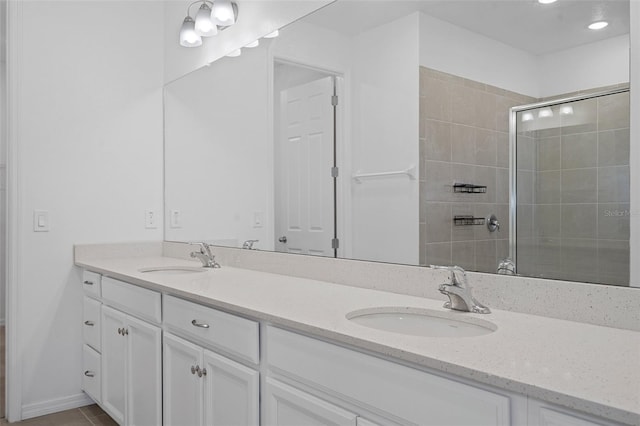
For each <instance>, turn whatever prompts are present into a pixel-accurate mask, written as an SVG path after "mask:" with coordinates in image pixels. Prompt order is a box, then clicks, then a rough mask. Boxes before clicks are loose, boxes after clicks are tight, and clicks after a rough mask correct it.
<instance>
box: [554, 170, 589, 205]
mask: <svg viewBox="0 0 640 426" xmlns="http://www.w3.org/2000/svg"><path fill="white" fill-rule="evenodd" d="M597 182H598V169H596V168H591V169H573V170H563V171H562V202H563V203H596V202H597V201H598V191H597V186H596V185H597Z"/></svg>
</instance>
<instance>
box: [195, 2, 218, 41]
mask: <svg viewBox="0 0 640 426" xmlns="http://www.w3.org/2000/svg"><path fill="white" fill-rule="evenodd" d="M196 33H198V35H201V36H203V37H211V36H214V35H216V34H218V27H217V26H216V25H215V24H214V23H213V21H212V20H211V8H210V7H209V5H207V4H206V3H202V6H200V9H199V10H198V13H197V14H196Z"/></svg>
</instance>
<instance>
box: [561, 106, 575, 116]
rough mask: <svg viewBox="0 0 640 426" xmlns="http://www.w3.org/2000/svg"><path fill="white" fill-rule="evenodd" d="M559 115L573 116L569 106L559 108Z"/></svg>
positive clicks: (571, 108)
mask: <svg viewBox="0 0 640 426" xmlns="http://www.w3.org/2000/svg"><path fill="white" fill-rule="evenodd" d="M560 115H573V107H572V106H571V105H564V106H561V107H560Z"/></svg>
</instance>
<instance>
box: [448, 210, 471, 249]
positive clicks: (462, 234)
mask: <svg viewBox="0 0 640 426" xmlns="http://www.w3.org/2000/svg"><path fill="white" fill-rule="evenodd" d="M474 206H475V204H474V203H452V204H451V220H452V219H453V217H454V216H472V215H473V214H474ZM474 228H475V226H456V225H453V227H452V228H451V240H452V241H472V240H474V239H475V234H474Z"/></svg>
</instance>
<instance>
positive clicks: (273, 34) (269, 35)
mask: <svg viewBox="0 0 640 426" xmlns="http://www.w3.org/2000/svg"><path fill="white" fill-rule="evenodd" d="M279 35H280V31H278V30H275V31H274V32H272V33H269V34H267V35H266V36H264V38H276V37H278V36H279Z"/></svg>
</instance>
